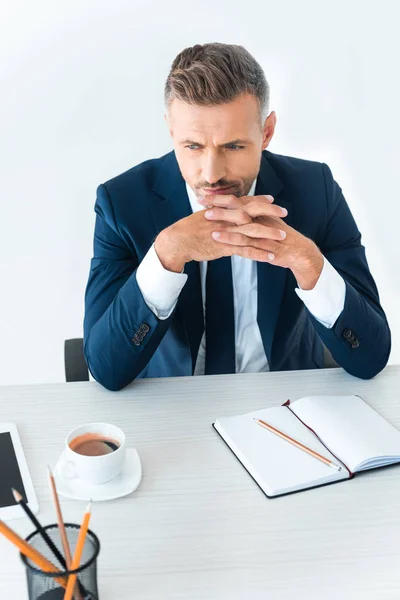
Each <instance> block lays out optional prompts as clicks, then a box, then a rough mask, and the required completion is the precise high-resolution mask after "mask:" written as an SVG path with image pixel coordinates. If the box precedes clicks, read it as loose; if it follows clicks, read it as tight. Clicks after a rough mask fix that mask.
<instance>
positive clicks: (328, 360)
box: [324, 344, 340, 369]
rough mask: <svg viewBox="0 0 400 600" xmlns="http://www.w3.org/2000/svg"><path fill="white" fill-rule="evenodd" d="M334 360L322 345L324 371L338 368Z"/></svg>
mask: <svg viewBox="0 0 400 600" xmlns="http://www.w3.org/2000/svg"><path fill="white" fill-rule="evenodd" d="M339 366H340V365H338V364H337V362H336V361H335V359H334V358H333V356H332V354H331V352H330V350H328V348H327V347H326V346H325V344H324V369H334V368H337V367H339Z"/></svg>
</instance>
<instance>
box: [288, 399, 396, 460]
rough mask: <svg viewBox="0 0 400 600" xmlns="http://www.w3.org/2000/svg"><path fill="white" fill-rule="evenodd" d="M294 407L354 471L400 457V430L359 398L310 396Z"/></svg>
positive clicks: (296, 403) (293, 405) (299, 401)
mask: <svg viewBox="0 0 400 600" xmlns="http://www.w3.org/2000/svg"><path fill="white" fill-rule="evenodd" d="M290 408H291V409H292V410H293V411H294V412H295V413H296V414H297V415H298V416H299V417H300V419H302V420H303V421H304V422H305V423H307V425H308V426H309V427H311V428H312V429H314V431H316V432H317V433H318V435H319V437H320V438H321V439H322V440H323V442H324V443H325V444H326V445H327V446H328V448H329V449H330V450H332V452H334V453H335V454H336V456H337V457H338V458H339V459H340V460H341V461H343V462H344V463H345V464H346V465H347V466H348V467H349V469H350V470H351V471H353V472H355V471H357V470H362V469H363V468H364V469H366V468H371V467H373V466H379V464H382V463H385V462H386V463H388V462H389V463H390V458H392V459H393V461H395V460H396V459H399V458H400V431H399V430H398V429H396V428H395V427H393V425H391V424H390V423H388V422H387V421H386V420H385V419H384V418H383V417H381V416H380V415H379V414H378V413H377V412H376V411H375V410H373V409H372V408H371V407H370V406H368V404H367V403H366V402H364V401H363V400H362V399H361V398H360V397H359V396H312V397H306V398H301V399H300V400H296V401H295V402H293V403H291V405H290ZM384 457H386V458H388V459H389V460H386V461H385V460H384ZM377 458H378V459H379V458H380V459H381V460H374V459H377Z"/></svg>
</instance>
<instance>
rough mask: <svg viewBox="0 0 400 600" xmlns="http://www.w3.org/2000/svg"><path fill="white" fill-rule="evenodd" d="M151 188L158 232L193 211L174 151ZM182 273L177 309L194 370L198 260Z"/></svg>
mask: <svg viewBox="0 0 400 600" xmlns="http://www.w3.org/2000/svg"><path fill="white" fill-rule="evenodd" d="M153 190H154V191H155V192H156V193H157V194H158V195H159V196H161V198H155V197H153V199H152V204H151V211H152V214H153V219H154V223H155V226H156V230H157V233H159V232H160V231H162V230H163V229H165V228H166V227H169V226H170V225H172V223H175V222H176V221H179V220H180V219H184V218H185V217H187V216H189V215H191V214H192V207H191V206H190V202H189V198H188V195H187V191H186V185H185V180H184V179H183V177H182V174H181V172H180V169H179V165H178V163H177V160H176V157H175V152H170V153H169V154H168V155H167V156H166V158H165V161H164V164H163V166H162V168H161V171H160V174H159V176H158V178H157V180H156V182H155V184H154V186H153ZM184 272H185V273H186V274H187V276H188V279H187V282H186V284H185V285H184V287H183V289H182V291H181V293H180V295H179V300H178V312H179V313H180V315H181V317H182V321H183V324H184V326H185V330H186V336H187V339H188V343H189V347H190V353H191V357H192V373H193V372H194V367H195V364H196V360H197V354H198V351H199V346H200V341H201V338H202V335H203V332H204V316H203V302H202V294H201V282H200V268H199V263H198V262H195V261H192V262H190V263H186V265H185V270H184Z"/></svg>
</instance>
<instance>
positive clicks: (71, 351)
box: [64, 338, 89, 382]
mask: <svg viewBox="0 0 400 600" xmlns="http://www.w3.org/2000/svg"><path fill="white" fill-rule="evenodd" d="M64 365H65V381H68V382H69V381H89V370H88V368H87V364H86V361H85V357H84V355H83V339H82V338H75V339H72V340H65V342H64Z"/></svg>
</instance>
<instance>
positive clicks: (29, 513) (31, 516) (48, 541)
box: [11, 488, 67, 570]
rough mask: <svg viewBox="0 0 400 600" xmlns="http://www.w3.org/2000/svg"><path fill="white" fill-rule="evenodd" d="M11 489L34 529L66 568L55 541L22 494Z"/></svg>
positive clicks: (65, 567)
mask: <svg viewBox="0 0 400 600" xmlns="http://www.w3.org/2000/svg"><path fill="white" fill-rule="evenodd" d="M11 489H12V493H13V496H14V498H15V501H16V502H18V504H19V505H20V506H21V508H22V509H23V510H24V511H25V514H26V515H27V516H28V517H29V519H30V520H31V521H32V524H33V525H34V526H35V527H36V529H37V530H38V532H39V533H40V535H41V536H42V538H43V540H44V541H45V542H46V544H47V546H48V547H49V548H50V550H51V551H52V553H53V554H54V556H55V557H56V558H57V560H58V561H59V562H60V564H61V565H62V567H63V568H64V569H66V570H67V563H66V562H65V558H64V557H63V555H62V554H61V552H60V551H59V549H58V548H57V546H56V545H55V543H54V542H53V540H52V539H51V537H50V536H49V535H48V533H47V531H46V530H45V529H44V528H43V526H42V525H41V523H40V522H39V521H38V519H37V518H36V517H35V515H34V514H33V512H32V511H31V509H30V508H29V506H28V505H27V504H26V502H25V500H24V499H23V497H22V495H21V494H20V493H19V492H18V491H17V490H16V489H14V488H11Z"/></svg>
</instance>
